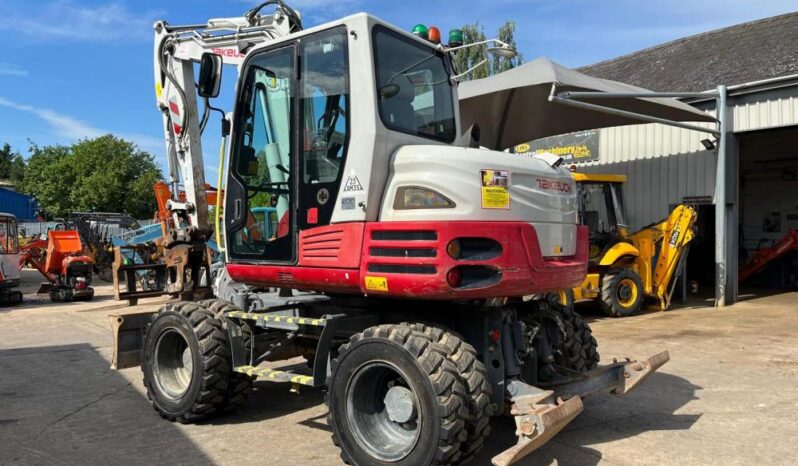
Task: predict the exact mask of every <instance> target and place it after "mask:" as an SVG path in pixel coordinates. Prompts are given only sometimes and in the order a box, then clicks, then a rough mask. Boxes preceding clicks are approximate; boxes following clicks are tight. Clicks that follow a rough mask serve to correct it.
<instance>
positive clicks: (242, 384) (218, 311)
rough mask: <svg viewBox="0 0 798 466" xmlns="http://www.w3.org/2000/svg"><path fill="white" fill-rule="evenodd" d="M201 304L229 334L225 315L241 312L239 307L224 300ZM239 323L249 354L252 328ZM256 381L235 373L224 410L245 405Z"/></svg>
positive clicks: (231, 377) (245, 375)
mask: <svg viewBox="0 0 798 466" xmlns="http://www.w3.org/2000/svg"><path fill="white" fill-rule="evenodd" d="M199 303H200V304H202V305H203V306H205V307H207V308H208V309H210V311H211V312H213V315H214V316H216V318H217V319H219V321H221V322H222V328H223V329H224V331H225V333H226V332H227V322H226V320H225V315H224V314H225V313H226V312H231V311H241V309H240V308H239V307H238V306H236V305H235V304H233V303H231V302H230V301H226V300H224V299H206V300H204V301H200V302H199ZM238 323H239V325H241V335H242V336H243V337H244V350H245V351H246V352H247V353H249V352H250V351H251V349H252V328H251V327H250V326H249V324H247V322H246V321H243V320H240V321H239V322H238ZM254 381H255V378H254V377H251V376H248V375H247V374H242V373H240V372H233V373H232V374H231V376H230V384H229V385H228V387H227V392H226V393H225V395H224V396H225V400H224V409H225V410H230V411H231V410H234V409H236V408H238V407H239V406H241V405H243V404H245V403H246V402H247V398H248V397H249V393H250V392H251V391H252V384H253V382H254Z"/></svg>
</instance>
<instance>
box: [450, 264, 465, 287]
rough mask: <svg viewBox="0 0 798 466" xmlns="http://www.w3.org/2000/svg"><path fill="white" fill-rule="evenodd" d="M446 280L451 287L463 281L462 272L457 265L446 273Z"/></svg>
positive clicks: (457, 285)
mask: <svg viewBox="0 0 798 466" xmlns="http://www.w3.org/2000/svg"><path fill="white" fill-rule="evenodd" d="M446 281H447V282H448V283H449V286H451V287H452V288H458V287H460V285H461V284H462V283H463V272H462V271H461V270H460V268H459V267H454V268H453V269H450V270H449V272H447V273H446Z"/></svg>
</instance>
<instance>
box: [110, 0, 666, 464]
mask: <svg viewBox="0 0 798 466" xmlns="http://www.w3.org/2000/svg"><path fill="white" fill-rule="evenodd" d="M267 7H270V8H271V7H273V8H274V10H273V12H271V13H267V12H266V10H265V9H266V8H267ZM450 37H455V38H456V34H455V35H453V36H450ZM430 38H431V36H430V37H418V36H415V35H413V34H410V33H408V32H406V31H403V30H401V29H400V28H397V27H395V26H392V25H390V24H388V23H386V22H384V21H381V20H379V19H377V18H375V17H373V16H370V15H368V14H357V15H353V16H349V17H346V18H343V19H340V20H336V21H332V22H330V23H326V24H323V25H319V26H316V27H313V28H309V29H303V27H302V22H301V18H300V16H299V14H298V13H297V12H296V11H295V10H293V9H292V8H290V7H289V6H287V5H285V4H284V3H283V2H282V1H279V0H278V1H269V2H265V3H264V4H262V5H259V6H258V7H255V8H253V9H252V10H250V11H249V12H247V14H245V15H244V16H242V17H234V18H220V19H212V20H209V21H208V22H207V23H205V24H194V25H186V26H175V25H171V24H169V23H167V22H165V21H159V22H157V23H156V24H155V47H154V57H155V58H154V64H155V73H154V78H155V94H156V99H157V105H158V109H159V110H160V112H161V113H162V118H163V128H164V134H165V139H166V147H167V158H168V161H169V175H170V179H169V183H170V188H171V193H172V195H171V198H170V199H169V201H168V203H167V204H168V205H167V208H168V209H169V212H170V215H171V216H172V220H173V221H172V222H170V227H169V231H168V232H167V242H166V245H165V256H166V267H167V280H168V282H169V283H168V285H167V287H168V288H169V289H171V290H172V291H175V292H177V293H179V294H180V295H181V297H182V298H183V299H182V300H181V301H178V302H171V303H169V304H166V305H164V306H163V307H161V308H160V309H159V310H158V311H157V312H149V313H129V314H118V315H113V316H111V318H112V322H113V324H114V327H115V340H116V341H115V356H114V365H115V367H118V368H122V367H130V366H134V365H141V369H142V372H143V376H144V385H145V387H146V390H147V392H148V398H149V400H151V402H152V404H153V406H154V408H155V409H156V410H157V411H158V412H159V413H160V414H161V416H162V417H164V418H166V419H168V420H171V421H178V422H193V421H198V420H200V419H203V418H206V417H208V416H212V415H214V414H216V413H219V412H222V411H224V410H227V409H230V408H235V407H237V406H239V405H242V404H243V403H244V401H245V400H246V397H247V395H248V393H249V391H250V389H251V387H252V383H253V380H254V379H255V378H259V379H262V380H265V381H270V382H284V383H287V384H290V385H291V387H292V388H293V389H298V388H299V387H301V386H310V387H316V388H320V389H324V390H326V403H327V406H328V407H329V416H328V423H329V425H330V428H331V430H332V435H333V440H334V443H335V444H336V445H337V446H338V447H339V448H340V449H341V456H342V458H343V459H344V460H345V461H346V462H348V463H350V464H357V465H372V464H389V463H390V464H395V465H422V464H453V463H459V462H463V461H466V460H468V459H470V458H472V457H474V456H475V455H476V454H477V452H478V451H479V450H480V448H481V447H482V445H483V443H484V441H485V439H486V438H487V436H488V435H489V432H490V419H491V417H493V416H497V415H502V414H504V413H505V412H509V413H511V415H512V416H513V417H514V419H515V422H516V426H517V432H516V433H517V435H518V440H517V444H516V445H514V446H513V447H511V448H509V449H508V450H506V451H504V452H502V453H500V454H499V455H497V456H496V457H494V458H493V463H494V464H496V465H507V464H511V463H513V462H515V461H517V460H518V459H520V458H522V457H524V456H525V455H527V454H529V453H530V452H532V451H533V450H535V449H536V448H538V447H539V446H541V445H542V444H543V443H545V442H546V441H548V440H549V439H550V438H551V437H552V436H554V435H555V434H556V433H557V432H559V431H560V430H561V429H562V428H563V427H565V425H567V424H568V423H569V422H570V421H571V420H572V419H574V417H576V416H577V415H578V414H579V413H580V412H581V411H582V409H583V404H582V397H584V396H587V395H589V394H591V393H597V392H611V393H614V394H616V395H623V394H626V393H628V392H629V391H630V390H632V389H633V388H634V387H636V386H638V385H639V384H640V383H641V382H642V381H643V380H644V379H645V378H646V377H647V376H648V375H650V374H651V373H652V372H653V371H655V370H656V369H657V368H659V367H660V366H662V365H663V364H665V363H666V362H667V361H668V359H669V356H668V354H667V352H663V353H660V354H657V355H655V356H653V357H651V358H648V359H645V360H639V361H630V360H626V361H623V362H614V363H612V364H609V365H605V366H601V367H599V366H598V361H599V356H598V353H597V352H596V340H595V339H594V338H593V337H592V335H591V332H590V328H589V327H588V326H587V324H586V323H585V322H584V321H583V320H582V319H581V317H579V316H578V315H577V314H575V313H574V312H572V310H570V309H568V308H566V307H564V306H561V305H559V304H557V303H551V302H549V301H548V300H546V299H536V297H537V296H542V295H543V294H544V293H547V292H555V291H556V290H560V289H566V288H573V287H576V286H578V285H579V284H580V283H581V282H582V280H583V279H584V276H585V273H586V270H587V261H588V229H587V227H585V226H580V225H579V224H578V209H577V206H578V204H577V196H576V189H575V188H574V186H573V183H574V181H573V179H572V177H571V174H570V172H569V171H568V170H567V169H566V168H565V167H563V166H562V164H561V161H558V160H557V159H556V158H554V159H552V158H546V157H534V158H519V157H516V156H513V155H511V154H508V153H504V152H498V151H489V150H485V149H479V148H469V145H470V142H471V140H472V138H473V134H469V131H470V130H466V129H463V128H461V127H460V116H459V112H458V99H457V80H456V79H454V78H455V77H456V76H457V73H456V72H455V71H454V70H453V65H452V54H453V53H456V52H457V50H459V49H460V48H462V47H465V46H468V45H461V44H458V43H457V41H456V40H454V41H452V40H450V44H448V45H443V44H441V43H439V42H436V41H433V40H430ZM486 44H487V45H491V46H492V48H493V49H494V50H497V49H498V50H500V51H501V52H502V54H503V56H507V55H508V54H509V53H510V52H511V50H510V48H509V47H508V46H507V45H506V44H504V43H502V42H501V41H498V40H490V41H486V43H483V44H478V45H479V46H485V45H486ZM196 64H199V74H198V75H197V74H195V66H196ZM225 65H230V66H232V67H235V68H236V69H237V72H238V73H237V76H238V77H237V82H236V95H235V106H234V109H233V111H232V116H231V117H229V118H228V116H225V117H224V120H223V124H222V127H223V136H224V137H223V140H226V138H227V137H228V136H229V141H230V145H229V150H227V151H222V153H223V154H225V155H226V157H227V162H226V164H225V165H226V170H225V173H226V177H225V180H226V182H225V183H224V184H225V186H224V187H223V188H224V199H223V207H224V209H223V211H224V212H223V221H222V222H221V225H220V228H217V229H216V231H214V229H213V228H212V226H211V221H210V220H211V219H210V218H209V209H208V206H207V202H206V193H205V189H206V188H205V186H206V185H205V173H204V170H205V169H204V163H203V157H202V153H203V151H202V146H201V145H202V141H201V137H200V136H201V128H202V127H203V121H207V117H208V116H207V115H208V112H210V111H212V110H211V109H212V105H210V103H209V100H210V99H213V98H215V97H216V96H217V95H218V94H219V89H220V86H221V77H222V69H223V67H224V66H225ZM200 100H201V101H202V102H203V106H202V107H203V111H202V113H201V112H200V105H199V102H200ZM227 115H229V114H227ZM553 185H555V186H558V187H560V188H562V189H557V190H554V191H552V190H547V189H544V188H543V187H542V186H553ZM565 187H568V189H564V188H565ZM220 188H221V187H220ZM181 190H182V191H184V192H185V198H184V199H181V198H180V197H179V196H178V193H179V192H180V191H181ZM220 191H221V189H220ZM265 207H268V208H273V209H274V212H275V213H276V215H275V216H274V223H273V225H274V230H275V231H274V232H273V234H269V235H264V234H262V233H258V234H252V233H251V231H252V229H250V228H247V225H248V219H249V217H250V215H251V214H253V213H256V212H258V209H263V208H265ZM216 232H218V233H219V234H220V235H222V236H223V242H224V255H225V267H226V271H227V273H228V274H229V276H230V277H231V278H232V279H233V280H235V281H236V282H240V283H243V284H247V285H252V286H258V287H276V288H282V289H291V290H294V291H312V292H313V293H302V294H299V295H295V296H291V297H277V296H275V299H274V302H273V303H271V304H270V305H269V306H267V307H266V308H265V309H260V310H251V309H242V308H238V307H236V306H234V305H233V304H232V303H229V302H226V301H223V300H218V299H212V298H208V297H207V293H206V292H207V290H206V289H204V288H203V287H202V286H201V283H203V282H202V280H201V278H202V277H203V276H204V277H206V278H207V276H208V274H209V264H208V262H209V260H208V252H207V247H206V243H207V241H208V240H210V239H211V238H212V237H213V235H214V234H215V233H216ZM205 283H207V281H206V282H205ZM530 298H531V299H530ZM297 357H304V358H305V360H306V361H307V367H305V366H304V365H302V367H297V366H296V365H294V364H293V363H294V362H295V360H294V359H293V358H297ZM266 361H272V362H273V364H271V365H270V367H269V368H266V367H264V366H263V365H262V363H264V362H266ZM303 368H304V369H303Z"/></svg>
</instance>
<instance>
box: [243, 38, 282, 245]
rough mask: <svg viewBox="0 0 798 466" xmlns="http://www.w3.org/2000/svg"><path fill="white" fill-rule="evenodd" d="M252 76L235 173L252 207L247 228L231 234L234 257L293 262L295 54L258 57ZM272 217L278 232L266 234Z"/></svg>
mask: <svg viewBox="0 0 798 466" xmlns="http://www.w3.org/2000/svg"><path fill="white" fill-rule="evenodd" d="M246 73H247V74H246V80H245V82H244V87H243V91H242V95H241V100H240V101H239V108H240V110H239V114H238V118H239V120H238V127H239V128H240V129H239V132H238V134H237V136H236V139H237V141H236V151H235V154H234V157H233V159H234V167H232V171H233V172H235V174H236V175H237V178H238V179H239V180H241V182H242V184H243V186H244V189H245V191H246V199H245V200H244V199H241V200H239V202H242V203H243V201H246V203H245V205H246V210H245V211H244V212H243V215H244V217H243V220H244V221H243V223H242V225H241V227H240V228H239V229H238V230H237V231H230V232H229V233H228V234H229V236H230V238H229V239H228V244H229V245H230V246H229V247H230V250H231V252H232V253H233V254H234V255H244V256H249V255H258V256H261V257H263V258H265V259H268V260H290V259H291V257H292V255H293V243H292V240H291V238H290V236H291V235H290V234H289V233H290V231H291V230H292V228H293V222H294V219H293V218H292V216H291V214H290V212H291V202H292V199H291V191H292V190H291V172H292V168H293V167H292V137H291V127H292V116H293V106H294V105H293V100H294V99H293V96H294V92H295V90H294V88H295V83H294V79H295V72H294V48H293V47H285V48H282V49H277V50H272V51H268V52H264V53H261V54H260V55H257V56H256V57H254V58H253V59H252V61H251V62H250V64H249V65H248V67H247V71H246ZM234 210H235V209H234ZM267 212H268V215H270V216H271V215H274V216H275V217H276V218H277V219H278V220H277V226H276V228H271V226H272V225H271V224H269V226H270V227H269V228H265V226H266V224H265V222H263V221H262V220H263V216H264V215H265V214H266V213H267ZM258 217H260V220H261V221H259V218H258Z"/></svg>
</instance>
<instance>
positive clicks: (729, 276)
mask: <svg viewBox="0 0 798 466" xmlns="http://www.w3.org/2000/svg"><path fill="white" fill-rule="evenodd" d="M627 98H628V99H646V98H681V99H714V100H715V110H716V115H717V118H716V121H717V129H714V128H707V127H703V126H699V125H695V124H690V123H683V122H681V121H674V120H668V119H666V118H658V117H654V116H650V115H644V114H640V113H635V112H629V111H626V110H620V109H617V108H613V107H607V106H604V105H598V104H593V103H588V102H583V101H581V100H576V99H592V100H599V99H627ZM549 101H550V102H556V103H560V104H563V105H569V106H571V107H577V108H583V109H587V110H593V111H596V112H602V113H608V114H610V115H616V116H621V117H626V118H630V119H636V120H641V121H646V122H649V123H660V124H663V125H668V126H674V127H676V128H683V129H688V130H692V131H699V132H702V133H709V134H712V135H713V136H715V137H716V138H717V172H716V179H715V306H717V307H723V306H728V305H731V304H734V302H735V301H736V300H737V294H738V280H737V273H738V272H737V267H738V264H737V242H738V232H737V216H738V211H737V197H738V191H737V179H738V173H737V171H738V168H737V155H736V154H737V152H736V147H735V146H734V143H735V138H734V133H733V125H732V122H731V112H730V111H729V107H728V102H727V89H726V86H718V88H717V89H716V90H715V91H710V92H581V91H564V92H557V83H554V84H552V86H551V93H550V94H549Z"/></svg>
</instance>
